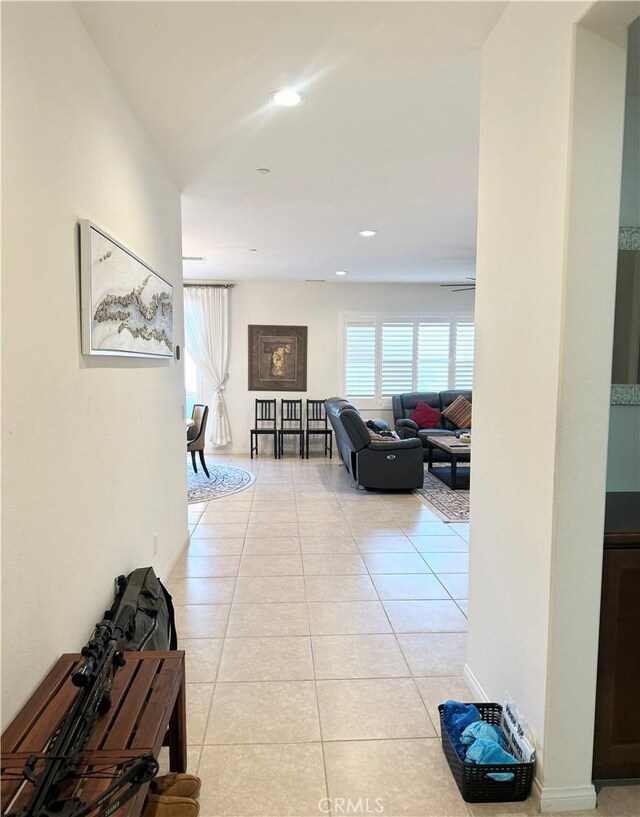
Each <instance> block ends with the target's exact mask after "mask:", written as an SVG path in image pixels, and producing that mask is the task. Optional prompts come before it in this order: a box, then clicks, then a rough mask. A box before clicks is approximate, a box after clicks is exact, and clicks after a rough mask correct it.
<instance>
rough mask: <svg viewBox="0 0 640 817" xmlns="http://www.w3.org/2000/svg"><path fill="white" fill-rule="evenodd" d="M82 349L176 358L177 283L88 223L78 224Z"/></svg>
mask: <svg viewBox="0 0 640 817" xmlns="http://www.w3.org/2000/svg"><path fill="white" fill-rule="evenodd" d="M80 270H81V282H80V285H81V304H82V309H81V311H82V352H83V354H85V355H119V356H128V357H161V358H171V357H173V287H172V286H171V284H169V283H168V282H167V281H165V280H164V278H161V277H160V276H159V275H158V273H157V272H154V271H153V270H152V269H151V267H149V266H147V264H145V263H144V261H141V260H140V259H139V258H138V257H137V256H136V255H134V254H133V253H132V252H131V251H130V250H128V249H127V248H126V247H123V246H122V244H120V243H119V242H117V241H116V240H115V239H114V238H111V236H109V235H107V233H105V232H104V231H103V230H101V229H99V228H98V227H96V225H95V224H92V223H91V222H90V221H81V222H80Z"/></svg>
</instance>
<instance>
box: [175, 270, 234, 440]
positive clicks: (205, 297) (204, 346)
mask: <svg viewBox="0 0 640 817" xmlns="http://www.w3.org/2000/svg"><path fill="white" fill-rule="evenodd" d="M184 329H185V345H186V347H187V351H188V352H189V354H190V355H191V357H192V358H193V359H194V361H195V362H196V365H197V366H198V368H199V369H200V372H201V373H202V374H203V375H204V377H205V379H206V380H207V381H208V382H209V384H210V386H211V388H212V389H213V391H214V392H215V405H214V406H213V407H212V410H210V411H209V418H210V423H211V425H210V430H209V434H208V441H209V442H210V443H211V444H212V445H214V446H222V445H226V444H227V443H230V442H231V428H230V426H229V417H228V415H227V405H226V403H225V399H224V391H225V388H226V385H227V380H228V379H229V371H228V368H229V290H228V289H227V288H226V287H219V286H218V287H215V286H195V287H190V286H185V288H184Z"/></svg>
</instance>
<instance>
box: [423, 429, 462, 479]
mask: <svg viewBox="0 0 640 817" xmlns="http://www.w3.org/2000/svg"><path fill="white" fill-rule="evenodd" d="M436 448H437V449H438V450H439V451H443V452H444V453H445V454H446V455H447V456H448V458H449V465H448V466H447V465H444V466H439V467H438V468H434V467H433V452H434V449H436ZM427 452H428V468H429V473H430V474H433V475H434V477H438V479H440V480H442V482H444V483H445V485H448V486H449V488H451V489H452V490H454V491H456V490H458V488H463V489H464V488H468V487H469V471H470V468H469V465H467V466H466V467H461V468H459V467H458V463H461V462H465V463H470V461H471V445H470V444H469V443H466V444H465V443H461V442H460V440H459V439H458V438H457V437H453V436H449V435H448V434H446V435H436V434H434V435H432V436H429V437H427Z"/></svg>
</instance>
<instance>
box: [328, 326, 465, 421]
mask: <svg viewBox="0 0 640 817" xmlns="http://www.w3.org/2000/svg"><path fill="white" fill-rule="evenodd" d="M344 337H345V384H344V385H345V396H346V397H348V398H362V399H365V401H366V400H368V401H370V402H369V403H367V405H368V406H370V407H371V406H372V405H373V403H374V401H375V404H376V405H378V406H379V407H382V408H384V407H385V406H386V405H388V402H389V400H388V398H389V397H391V396H392V395H394V394H402V393H403V392H409V391H419V392H420V391H443V390H445V389H471V387H472V381H473V351H474V325H473V321H472V320H470V319H469V317H468V316H466V315H465V316H462V315H436V316H433V317H428V316H425V315H419V316H415V315H407V316H401V317H391V316H387V315H381V314H377V315H373V314H369V315H357V314H356V315H348V316H346V317H345V335H344ZM383 403H384V405H381V404H383Z"/></svg>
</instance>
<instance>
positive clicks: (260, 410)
mask: <svg viewBox="0 0 640 817" xmlns="http://www.w3.org/2000/svg"><path fill="white" fill-rule="evenodd" d="M276 414H277V408H276V401H275V399H273V400H256V410H255V422H254V425H253V428H252V429H251V459H253V453H254V451H255V453H256V456H257V454H258V440H259V439H260V437H262V436H265V435H269V434H271V435H272V436H273V456H274V457H275V458H276V459H278V429H277V427H276Z"/></svg>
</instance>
